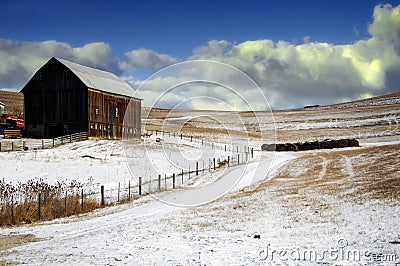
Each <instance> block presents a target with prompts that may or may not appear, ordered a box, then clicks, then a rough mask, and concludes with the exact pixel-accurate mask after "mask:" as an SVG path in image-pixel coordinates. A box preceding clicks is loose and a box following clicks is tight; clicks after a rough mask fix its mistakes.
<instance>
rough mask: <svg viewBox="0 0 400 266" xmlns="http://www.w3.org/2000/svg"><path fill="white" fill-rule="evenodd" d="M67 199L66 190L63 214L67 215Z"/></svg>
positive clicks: (66, 192)
mask: <svg viewBox="0 0 400 266" xmlns="http://www.w3.org/2000/svg"><path fill="white" fill-rule="evenodd" d="M67 198H68V190H67V191H65V199H64V213H67Z"/></svg>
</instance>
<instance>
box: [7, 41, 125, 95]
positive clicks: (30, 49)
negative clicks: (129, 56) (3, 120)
mask: <svg viewBox="0 0 400 266" xmlns="http://www.w3.org/2000/svg"><path fill="white" fill-rule="evenodd" d="M53 56H54V57H60V58H63V59H66V60H70V61H73V62H76V63H79V64H83V65H86V66H90V67H95V68H98V69H102V70H107V71H111V72H114V73H116V74H121V73H122V72H121V70H120V69H119V67H118V63H117V61H116V60H114V59H113V57H112V51H111V47H110V46H109V45H108V44H106V43H103V42H96V43H89V44H86V45H84V46H82V47H72V46H71V45H69V44H67V43H64V42H57V41H54V40H50V41H43V42H17V41H11V40H4V39H0V88H4V87H10V88H15V90H19V89H21V86H23V85H24V84H25V83H26V81H27V80H28V79H29V77H30V76H31V75H32V74H33V73H34V72H35V71H36V70H37V69H38V68H39V67H40V66H42V65H43V64H44V63H45V62H46V61H47V60H49V59H50V58H51V57H53Z"/></svg>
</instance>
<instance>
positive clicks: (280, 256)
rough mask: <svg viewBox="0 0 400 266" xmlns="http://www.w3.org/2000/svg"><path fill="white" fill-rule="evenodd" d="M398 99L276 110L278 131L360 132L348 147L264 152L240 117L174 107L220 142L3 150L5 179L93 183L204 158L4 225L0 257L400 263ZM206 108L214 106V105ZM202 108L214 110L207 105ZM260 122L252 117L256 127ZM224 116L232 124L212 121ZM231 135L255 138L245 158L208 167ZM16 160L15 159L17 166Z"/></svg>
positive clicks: (52, 261) (196, 129) (301, 134)
mask: <svg viewBox="0 0 400 266" xmlns="http://www.w3.org/2000/svg"><path fill="white" fill-rule="evenodd" d="M382 101H383V102H385V101H384V100H382ZM398 107H399V106H398V104H397V103H395V104H393V105H385V106H379V107H376V106H374V107H371V106H368V105H367V107H365V106H363V107H360V108H367V109H368V110H367V109H357V108H355V106H350V107H348V106H347V107H343V108H337V109H332V110H325V109H324V112H321V111H320V110H319V111H312V110H298V111H294V110H291V111H281V112H276V113H275V114H274V117H275V118H276V121H277V125H278V126H277V140H278V141H282V140H298V139H307V138H308V139H310V140H312V139H315V138H321V137H322V136H323V137H325V136H330V137H335V136H337V137H341V136H345V135H352V134H359V136H361V137H362V139H361V142H360V143H361V147H357V148H345V149H334V150H317V151H315V150H314V151H306V152H297V153H295V152H287V153H275V154H274V153H271V152H261V151H260V144H261V143H260V142H262V141H260V140H257V138H256V137H250V138H247V139H243V134H241V133H242V132H236V133H237V134H234V133H232V132H235V130H240V128H242V125H240V124H239V125H238V124H235V122H234V121H232V120H228V121H227V122H226V123H225V124H223V125H220V126H218V127H217V126H215V125H209V126H207V123H202V122H201V121H197V123H195V122H194V121H192V122H190V120H191V117H193V116H196V113H195V112H194V111H190V112H185V111H175V112H176V113H175V114H174V116H173V119H172V120H171V124H174V123H175V124H176V123H178V124H179V119H181V120H184V121H186V122H188V121H189V122H190V128H186V129H185V130H186V133H193V135H195V136H198V137H202V138H204V139H212V140H214V141H215V142H216V143H219V144H218V145H219V146H218V145H217V144H215V147H211V146H207V145H201V144H200V142H199V141H198V142H195V141H194V142H190V140H188V139H186V140H180V139H179V138H170V139H169V138H167V137H166V136H164V140H163V143H164V145H163V144H160V143H156V142H155V139H154V138H155V136H152V138H150V139H146V140H145V141H146V142H143V143H141V144H135V145H136V146H131V145H128V147H126V146H125V147H124V144H122V143H121V142H117V141H84V142H79V143H72V144H66V145H64V146H60V147H58V148H56V149H49V150H39V151H37V152H34V151H28V152H13V153H12V152H11V153H0V157H1V160H2V161H3V162H4V161H5V162H7V163H6V164H4V165H5V166H4V168H2V171H1V178H7V180H9V181H13V182H17V181H23V180H24V178H26V177H27V175H28V174H29V176H28V177H29V178H31V177H34V176H37V177H44V178H46V180H47V181H49V182H52V181H55V180H58V179H59V178H76V179H78V178H81V179H80V180H82V182H85V180H87V179H88V178H90V177H92V179H93V182H95V183H96V184H97V185H100V184H106V185H109V186H114V187H115V185H116V184H117V183H118V182H128V180H131V181H133V177H132V175H131V173H147V174H145V175H144V177H145V176H146V175H147V176H149V175H150V176H151V175H154V171H156V172H165V173H166V174H171V173H173V172H175V171H176V170H177V169H178V171H179V169H181V168H184V169H185V170H186V169H188V168H189V165H190V164H191V165H190V168H191V169H194V167H195V165H194V163H195V162H201V164H200V165H201V166H202V165H203V161H204V164H205V166H206V168H207V166H208V168H207V170H206V171H204V173H203V172H202V171H201V174H200V175H199V176H196V177H195V176H194V175H193V176H192V178H191V179H190V180H189V179H187V180H185V184H184V186H179V187H178V188H177V189H175V190H171V189H169V190H166V191H163V192H158V193H155V194H152V195H147V196H142V197H140V198H138V199H136V200H134V201H133V202H131V203H127V204H123V205H117V206H112V207H106V208H103V209H99V210H97V211H94V212H93V213H89V214H85V215H81V216H79V217H70V218H63V219H58V220H55V221H51V222H43V223H41V224H35V225H25V226H21V227H16V228H3V229H1V230H0V264H1V263H26V264H29V265H60V264H63V265H76V264H79V265H90V264H94V265H226V264H233V265H275V264H278V265H371V264H373V265H396V263H397V264H399V263H400V229H399V228H400V226H399V225H400V205H399V198H400V183H399V182H400V160H399V155H400V153H399V149H400V146H399V145H400V144H399V143H400V138H399V132H398V128H397V122H398V121H399V112H398V110H399V108H398ZM203 114H204V112H199V115H203ZM214 115H215V117H223V113H221V112H217V113H216V114H214ZM207 116H208V117H212V116H213V113H212V112H210V111H207ZM196 117H199V116H196ZM261 117H262V116H261ZM242 119H243V120H242V122H240V123H244V124H245V126H244V127H247V128H248V127H249V125H252V124H254V123H255V122H254V117H251V116H247V118H246V115H242ZM246 119H247V120H246ZM265 119H266V120H269V119H270V118H265ZM336 119H337V120H338V121H337V123H336ZM388 120H390V121H392V122H391V123H389V122H387V121H388ZM218 121H219V122H216V123H217V124H218V123H222V122H223V119H219V120H218ZM331 121H334V123H336V124H335V125H334V126H332V123H333V122H331ZM385 121H386V122H385ZM146 122H147V123H148V124H149V125H151V126H152V127H153V128H152V129H154V128H155V127H157V126H160V125H162V123H163V122H162V121H161V119H159V118H150V119H149V120H147V121H146ZM266 124H267V123H266V121H264V122H263V121H261V122H260V127H261V128H262V127H264V126H265V125H266ZM224 127H229V129H231V130H232V131H231V132H230V133H232V134H231V135H229V136H228V135H226V134H224V133H223V132H222V131H219V130H220V129H223V128H224ZM268 127H269V128H273V126H271V125H269V126H268ZM190 130H191V131H190ZM213 130H215V131H213ZM213 132H215V133H216V134H215V135H217V137H216V136H215V135H214V134H213ZM372 137H373V138H372ZM132 145H133V144H132ZM225 145H228V151H227V152H225V149H224V147H225ZM239 145H240V147H244V146H247V147H252V148H254V150H255V152H254V158H253V159H250V158H249V161H248V163H246V164H241V165H234V164H233V165H231V166H230V167H222V168H221V169H219V170H215V171H214V170H212V169H210V167H209V166H210V165H209V164H210V160H209V159H210V158H214V157H217V158H225V157H226V156H234V154H235V147H236V146H239ZM217 146H218V148H217ZM163 147H164V148H163ZM165 147H167V149H165ZM145 151H146V152H145ZM85 155H86V156H85ZM145 156H148V157H147V158H145ZM243 156H244V155H243ZM134 158H140V159H141V160H143V159H144V161H145V162H146V163H143V164H141V163H140V162H141V161H140V160H139V161H135V159H134ZM231 158H232V157H231ZM126 161H127V162H126ZM18 169H23V170H19V173H18ZM135 171H136V172H135ZM146 171H147V172H146ZM202 203H204V204H202ZM182 205H184V206H182Z"/></svg>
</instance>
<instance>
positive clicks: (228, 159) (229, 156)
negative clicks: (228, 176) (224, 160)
mask: <svg viewBox="0 0 400 266" xmlns="http://www.w3.org/2000/svg"><path fill="white" fill-rule="evenodd" d="M230 158H231V156H229V155H228V167H229V160H230Z"/></svg>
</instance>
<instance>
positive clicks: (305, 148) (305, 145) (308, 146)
mask: <svg viewBox="0 0 400 266" xmlns="http://www.w3.org/2000/svg"><path fill="white" fill-rule="evenodd" d="M302 148H303V151H309V150H312V145H311V143H310V142H304V143H303V145H302Z"/></svg>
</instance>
